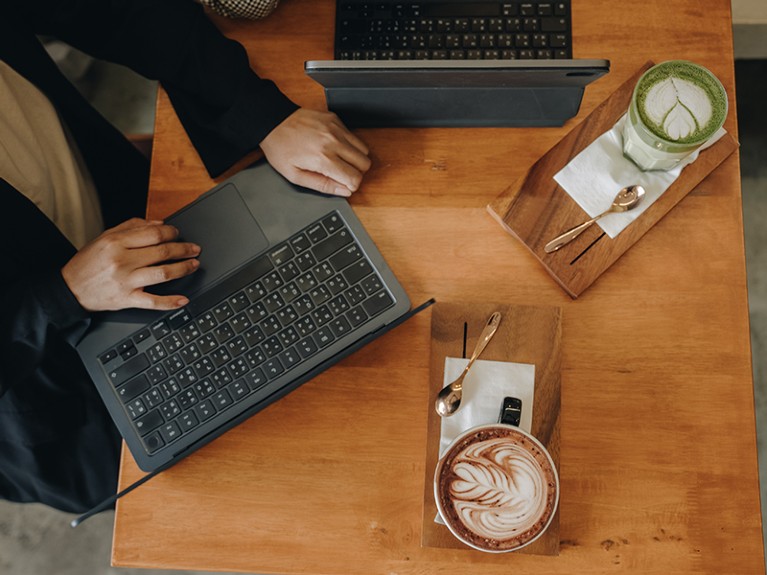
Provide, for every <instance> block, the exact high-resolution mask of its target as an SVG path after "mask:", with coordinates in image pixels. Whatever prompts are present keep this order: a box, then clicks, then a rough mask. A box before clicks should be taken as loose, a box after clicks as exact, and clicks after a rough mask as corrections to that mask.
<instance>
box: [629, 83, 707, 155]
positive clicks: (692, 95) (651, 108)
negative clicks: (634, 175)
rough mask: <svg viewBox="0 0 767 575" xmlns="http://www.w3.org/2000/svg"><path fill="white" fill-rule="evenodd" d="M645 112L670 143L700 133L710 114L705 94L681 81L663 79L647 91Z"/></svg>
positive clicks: (690, 84) (698, 88) (698, 87)
mask: <svg viewBox="0 0 767 575" xmlns="http://www.w3.org/2000/svg"><path fill="white" fill-rule="evenodd" d="M644 110H645V113H646V114H647V117H648V118H650V119H651V120H652V121H653V122H654V123H655V124H656V125H657V126H660V127H661V128H662V129H663V132H664V133H665V135H666V136H668V138H669V139H670V140H681V139H682V138H688V137H690V136H693V135H695V134H696V133H697V132H700V131H701V129H702V128H703V127H705V126H706V125H707V124H708V123H709V121H710V120H711V116H712V114H713V109H712V107H711V100H709V99H708V96H707V95H706V92H705V91H704V90H703V89H702V88H701V87H700V86H696V85H695V84H693V83H692V82H688V81H687V80H683V79H681V78H666V79H665V80H663V81H662V82H659V83H657V84H655V86H653V87H652V88H650V89H649V90H648V91H647V96H645V101H644Z"/></svg>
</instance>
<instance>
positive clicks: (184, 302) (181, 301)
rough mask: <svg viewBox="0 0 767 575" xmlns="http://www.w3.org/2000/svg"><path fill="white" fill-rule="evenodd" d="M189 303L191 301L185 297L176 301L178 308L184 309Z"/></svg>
mask: <svg viewBox="0 0 767 575" xmlns="http://www.w3.org/2000/svg"><path fill="white" fill-rule="evenodd" d="M188 303H189V300H188V299H187V298H185V297H180V298H178V299H177V300H176V305H177V306H178V307H184V306H185V305H187V304H188Z"/></svg>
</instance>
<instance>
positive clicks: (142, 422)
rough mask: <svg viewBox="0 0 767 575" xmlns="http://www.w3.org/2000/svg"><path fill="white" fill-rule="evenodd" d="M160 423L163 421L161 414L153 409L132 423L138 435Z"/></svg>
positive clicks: (145, 432)
mask: <svg viewBox="0 0 767 575" xmlns="http://www.w3.org/2000/svg"><path fill="white" fill-rule="evenodd" d="M162 423H164V421H163V418H162V415H160V410H159V409H153V410H152V411H150V412H149V413H147V414H146V415H144V416H143V417H140V418H139V419H137V420H136V421H135V422H134V425H135V426H136V429H138V432H139V434H140V435H146V434H147V433H149V432H150V431H152V430H153V429H155V428H157V427H158V426H159V425H161V424H162Z"/></svg>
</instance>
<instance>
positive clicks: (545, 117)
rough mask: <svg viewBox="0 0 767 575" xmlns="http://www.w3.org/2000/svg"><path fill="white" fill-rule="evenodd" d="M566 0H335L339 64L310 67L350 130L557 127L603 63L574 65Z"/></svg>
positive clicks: (601, 72) (574, 107)
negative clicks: (354, 128)
mask: <svg viewBox="0 0 767 575" xmlns="http://www.w3.org/2000/svg"><path fill="white" fill-rule="evenodd" d="M570 4H571V2H570V0H566V1H564V2H548V1H540V0H535V1H531V0H517V1H509V0H501V1H495V2H493V1H490V2H487V1H475V0H421V1H412V0H410V1H405V2H403V1H401V0H399V1H395V0H381V1H379V2H366V1H364V0H337V3H336V22H335V52H334V58H335V59H334V60H324V61H323V60H312V61H307V62H305V63H304V70H305V73H306V74H307V75H308V76H309V77H310V78H312V79H313V80H315V81H316V82H318V83H319V84H321V85H322V86H323V88H324V91H325V97H326V101H327V106H328V109H329V110H331V111H333V112H335V113H337V114H338V115H339V116H340V117H341V119H342V120H343V121H344V122H345V123H347V124H348V125H349V126H352V127H382V126H403V127H410V126H414V127H429V126H434V127H533V126H561V125H562V124H564V123H565V122H566V121H567V120H569V119H570V118H572V117H573V116H575V115H576V114H577V113H578V110H579V108H580V104H581V100H582V98H583V93H584V90H585V87H586V86H587V85H588V84H590V83H591V82H593V81H594V80H596V79H598V78H600V77H601V76H603V75H605V74H606V73H608V72H609V69H610V63H609V61H607V60H604V59H589V60H578V59H572V26H571V10H570Z"/></svg>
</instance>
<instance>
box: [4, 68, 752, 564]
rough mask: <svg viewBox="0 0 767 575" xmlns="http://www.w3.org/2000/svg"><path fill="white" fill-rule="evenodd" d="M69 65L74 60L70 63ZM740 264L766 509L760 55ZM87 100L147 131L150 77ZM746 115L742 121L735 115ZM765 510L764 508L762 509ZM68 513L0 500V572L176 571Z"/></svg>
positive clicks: (101, 521) (105, 517)
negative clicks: (130, 552)
mask: <svg viewBox="0 0 767 575" xmlns="http://www.w3.org/2000/svg"><path fill="white" fill-rule="evenodd" d="M75 67H77V66H75ZM736 80H737V96H738V110H739V117H740V120H741V121H740V126H739V129H740V142H741V150H740V151H741V163H742V184H743V205H744V225H745V236H746V258H747V264H748V282H749V296H750V297H749V304H750V310H751V338H752V353H753V358H754V388H755V389H754V391H755V397H756V405H757V434H758V441H759V460H760V476H761V477H762V478H763V479H762V507H763V509H767V497H765V495H766V494H767V489H765V487H767V455H766V454H765V453H766V452H767V361H765V358H766V357H767V226H765V224H764V222H767V113H765V109H764V107H763V99H764V97H765V95H767V60H743V61H737V62H736ZM81 85H82V89H83V90H84V92H85V93H86V94H87V95H88V97H89V98H90V99H91V101H92V102H93V103H94V105H95V106H96V107H97V108H98V109H99V111H101V113H102V114H104V115H105V116H106V117H107V118H109V119H110V120H112V121H113V123H115V125H117V127H118V128H120V129H121V130H123V131H124V132H125V133H133V134H136V133H149V132H151V130H152V124H153V119H154V98H155V89H156V85H155V84H154V83H153V82H149V81H146V80H144V79H141V78H138V77H137V76H135V75H134V74H133V73H132V72H130V71H128V70H126V69H124V68H121V67H113V66H104V65H100V64H97V65H95V66H92V67H91V68H90V70H89V72H88V73H87V75H86V76H85V77H84V78H83V81H82V82H81ZM744 119H746V120H747V121H743V120H744ZM765 516H767V514H765ZM70 518H71V516H69V515H66V514H63V513H60V512H57V511H54V510H51V509H48V508H45V507H43V506H40V505H18V504H12V503H7V502H4V501H0V573H2V574H6V573H7V574H9V575H10V574H13V575H84V574H87V575H118V574H122V575H129V574H131V573H135V574H137V575H138V574H141V575H160V574H166V573H167V574H171V573H173V574H177V575H184V574H185V573H190V572H182V571H169V572H168V571H157V570H133V569H116V568H113V567H110V565H109V556H110V548H111V538H112V522H113V519H114V514H113V513H112V512H105V513H102V514H100V515H98V516H96V517H94V518H92V519H90V520H89V521H87V522H85V523H84V524H83V525H81V526H80V527H78V528H77V529H76V530H74V529H71V528H70V527H69V526H68V522H69V520H70Z"/></svg>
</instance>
